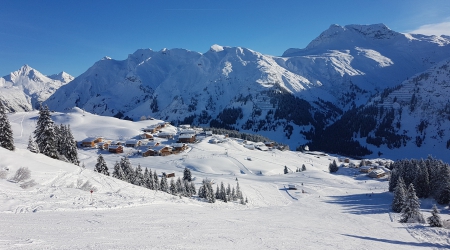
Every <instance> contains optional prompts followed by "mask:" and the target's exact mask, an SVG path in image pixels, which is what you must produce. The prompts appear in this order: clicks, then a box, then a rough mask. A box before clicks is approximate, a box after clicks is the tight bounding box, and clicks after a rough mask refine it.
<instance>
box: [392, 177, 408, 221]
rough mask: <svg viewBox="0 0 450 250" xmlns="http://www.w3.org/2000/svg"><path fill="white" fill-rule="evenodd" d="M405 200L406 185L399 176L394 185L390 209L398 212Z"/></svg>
mask: <svg viewBox="0 0 450 250" xmlns="http://www.w3.org/2000/svg"><path fill="white" fill-rule="evenodd" d="M405 201H406V186H405V183H404V182H403V178H401V177H400V178H399V179H398V181H397V186H396V187H395V192H394V199H393V201H392V211H394V212H396V213H400V212H401V211H402V209H403V205H404V204H405Z"/></svg>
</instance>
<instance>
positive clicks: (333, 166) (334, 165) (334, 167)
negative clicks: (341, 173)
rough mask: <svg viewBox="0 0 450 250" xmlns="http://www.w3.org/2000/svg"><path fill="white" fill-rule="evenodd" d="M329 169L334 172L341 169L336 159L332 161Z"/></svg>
mask: <svg viewBox="0 0 450 250" xmlns="http://www.w3.org/2000/svg"><path fill="white" fill-rule="evenodd" d="M328 169H329V170H330V173H334V172H337V171H338V170H339V167H338V165H337V163H336V160H333V163H330V165H329V166H328Z"/></svg>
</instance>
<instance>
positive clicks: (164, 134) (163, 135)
mask: <svg viewBox="0 0 450 250" xmlns="http://www.w3.org/2000/svg"><path fill="white" fill-rule="evenodd" d="M174 136H175V134H173V133H170V132H161V133H159V134H158V137H159V138H166V139H173V137H174Z"/></svg>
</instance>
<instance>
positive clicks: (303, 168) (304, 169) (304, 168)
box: [302, 164, 306, 172]
mask: <svg viewBox="0 0 450 250" xmlns="http://www.w3.org/2000/svg"><path fill="white" fill-rule="evenodd" d="M303 171H306V167H305V164H303V165H302V172H303Z"/></svg>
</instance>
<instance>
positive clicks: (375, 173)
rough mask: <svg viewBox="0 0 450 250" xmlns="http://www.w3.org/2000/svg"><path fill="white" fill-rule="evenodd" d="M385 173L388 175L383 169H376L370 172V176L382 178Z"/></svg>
mask: <svg viewBox="0 0 450 250" xmlns="http://www.w3.org/2000/svg"><path fill="white" fill-rule="evenodd" d="M385 175H386V173H385V172H384V171H383V170H382V169H375V170H373V171H372V172H370V173H369V177H372V178H381V177H383V176H385Z"/></svg>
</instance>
